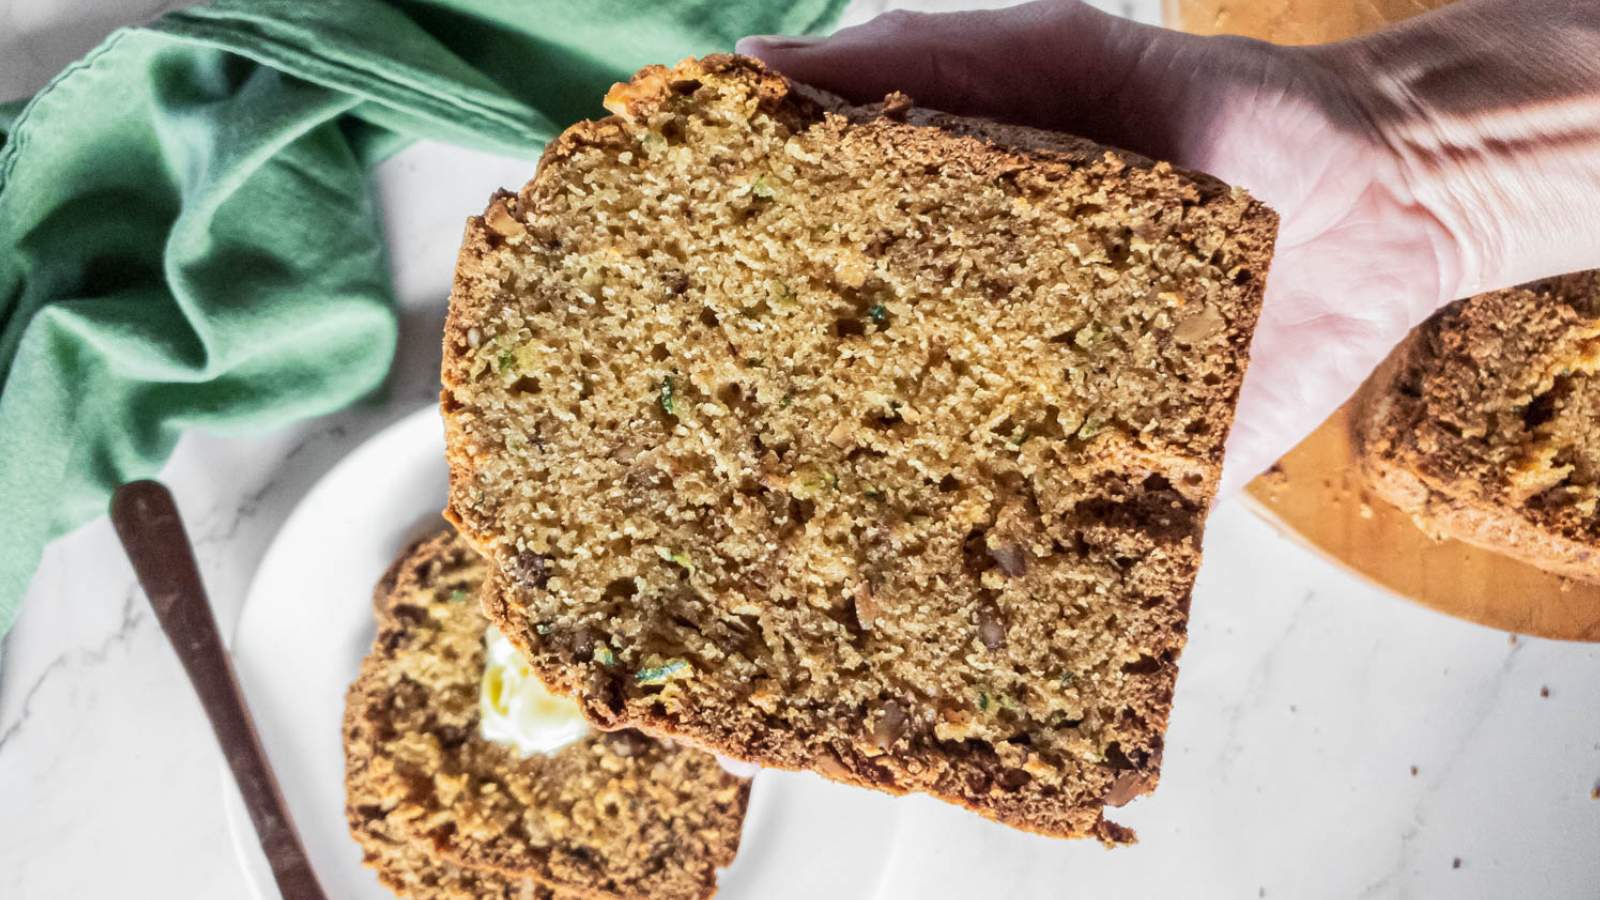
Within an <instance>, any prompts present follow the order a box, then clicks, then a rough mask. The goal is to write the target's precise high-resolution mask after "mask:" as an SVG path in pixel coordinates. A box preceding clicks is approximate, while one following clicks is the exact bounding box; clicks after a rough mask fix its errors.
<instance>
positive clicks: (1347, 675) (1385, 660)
mask: <svg viewBox="0 0 1600 900" xmlns="http://www.w3.org/2000/svg"><path fill="white" fill-rule="evenodd" d="M164 5H171V4H163V3H161V2H156V0H143V2H140V0H126V2H118V3H106V2H100V3H90V2H88V0H77V2H74V3H68V4H60V3H54V2H51V0H0V96H7V95H15V94H17V93H20V92H24V91H27V90H31V89H33V88H36V87H37V86H38V85H39V84H40V83H42V82H43V81H44V80H45V79H47V78H48V77H49V76H50V74H51V73H52V72H53V71H54V70H55V69H56V68H58V67H59V66H60V65H62V64H64V63H65V62H67V61H68V60H69V59H70V58H71V57H72V56H73V55H75V54H76V53H79V52H81V51H82V50H84V49H86V48H87V47H89V46H91V45H92V44H93V43H94V42H95V40H96V39H97V38H98V36H99V35H100V34H103V33H104V32H105V31H107V30H108V29H109V28H111V27H113V26H114V25H116V24H119V23H122V22H130V21H138V20H141V19H144V18H146V17H147V16H148V15H149V14H150V13H151V12H153V11H155V10H156V9H158V8H160V7H162V6H164ZM1106 5H1107V6H1111V7H1113V8H1117V7H1121V6H1124V4H1123V3H1121V2H1120V0H1116V2H1111V3H1107V4H1106ZM1126 5H1127V6H1129V7H1131V8H1132V9H1133V11H1134V12H1136V13H1140V14H1142V15H1143V16H1144V17H1146V18H1151V17H1152V13H1153V10H1154V3H1153V2H1151V0H1138V2H1136V3H1132V4H1126ZM874 8H876V4H872V3H861V4H859V5H858V6H857V7H856V8H854V9H852V11H851V13H850V14H849V17H848V18H847V21H859V20H860V19H862V18H865V17H866V15H867V14H868V13H869V12H870V11H871V10H872V9H874ZM30 35H32V36H34V37H36V38H37V39H36V40H35V39H32V38H30ZM19 48H23V49H25V50H26V52H22V50H20V49H19ZM530 171H531V161H519V160H504V159H496V158H491V157H480V156H474V155H472V154H468V153H465V152H463V151H460V150H457V149H454V148H449V147H442V146H434V145H424V146H418V147H415V148H413V149H411V150H409V151H407V152H406V153H403V154H401V155H400V156H398V157H396V158H395V159H394V160H392V161H391V162H389V163H388V164H386V165H385V166H384V167H383V168H382V169H381V170H380V172H379V173H378V181H379V185H380V190H381V192H382V196H383V201H384V211H385V215H386V221H387V222H388V223H389V224H388V228H389V235H390V239H391V243H392V247H393V253H392V260H393V265H394V269H395V278H396V281H397V284H398V286H399V293H400V296H401V297H402V299H403V304H404V322H403V326H402V347H401V352H400V356H399V359H398V361H397V363H396V367H395V375H394V378H393V385H392V388H391V391H390V393H389V396H388V398H387V399H386V400H384V401H382V402H377V403H373V404H371V405H368V406H365V407H362V408H358V409H353V410H350V411H347V412H344V413H340V414H338V415H333V416H328V417H325V418H323V419H319V420H316V421H313V422H309V423H306V424H303V425H301V426H299V427H296V428H292V429H286V430H284V431H282V432H278V433H273V434H269V435H263V436H257V437H250V438H223V437H216V436H211V435H204V434H192V435H189V436H188V437H186V438H185V439H184V440H183V441H182V443H181V444H180V445H179V448H178V451H177V453H176V454H175V455H174V457H173V459H172V461H171V463H170V464H169V465H168V466H167V468H166V470H165V472H164V475H163V477H164V478H165V479H166V481H167V482H168V483H169V484H170V485H172V487H173V489H174V491H175V492H176V494H177V496H178V501H179V503H180V504H181V506H182V508H183V510H184V511H185V513H186V515H187V517H188V521H189V524H190V529H191V531H192V533H193V536H194V538H195V541H196V548H197V553H198V555H199V559H200V563H201V568H202V570H203V572H204V574H205V577H206V578H207V580H208V583H209V585H210V588H211V592H212V597H213V602H214V604H215V606H216V611H217V616H218V618H219V620H220V621H221V623H222V626H223V627H224V629H231V628H232V625H233V623H234V622H235V621H236V619H237V614H238V604H239V603H240V601H241V598H242V597H243V596H244V594H245V589H246V587H247V585H248V584H249V581H250V578H251V575H252V573H253V572H254V570H255V567H256V565H257V563H258V562H259V560H260V558H261V555H262V553H263V552H264V551H265V549H266V546H267V543H268V542H269V541H270V540H271V538H272V536H273V534H274V533H275V531H276V529H277V527H278V526H279V525H280V524H281V523H282V521H283V520H284V518H285V517H286V516H287V515H288V513H289V511H290V510H291V509H292V508H293V506H294V504H295V503H296V501H297V500H298V499H299V498H300V497H301V496H302V495H303V494H304V492H305V491H306V490H307V488H308V487H309V486H310V485H311V484H312V483H313V482H314V481H315V480H316V479H317V478H318V477H319V476H320V475H321V474H322V473H324V472H325V471H327V469H328V468H329V467H330V466H331V465H332V464H333V463H334V462H335V461H336V460H338V459H339V458H340V457H341V456H342V455H343V454H344V453H346V452H348V450H349V449H350V448H351V447H353V446H354V445H355V444H356V443H358V442H359V441H360V440H362V439H363V438H365V437H366V436H368V435H370V434H372V433H374V432H375V431H376V430H378V429H380V428H382V427H383V426H385V425H386V424H388V423H390V422H392V421H394V420H395V419H397V418H398V417H399V416H400V415H402V414H403V413H404V412H406V411H408V410H411V409H413V408H415V407H416V406H417V405H419V404H420V403H422V402H426V401H427V400H428V399H429V398H430V397H432V396H433V395H434V394H435V391H436V390H437V388H436V363H437V355H438V342H437V330H438V326H439V323H440V321H441V319H442V315H443V300H444V297H445V294H446V291H447V288H448V283H449V277H450V269H451V263H452V260H453V256H454V252H455V244H456V241H457V238H458V236H459V222H460V221H461V219H462V218H463V217H464V216H466V215H467V214H469V213H471V212H474V211H476V210H477V209H479V208H480V207H481V203H482V198H483V197H484V196H486V195H487V193H488V192H489V191H490V190H491V189H492V188H494V187H498V186H501V185H516V184H519V183H520V182H521V181H522V180H523V179H524V178H525V177H526V176H527V175H528V174H529V173H530ZM1207 552H1208V556H1207V560H1206V564H1205V567H1204V570H1203V572H1202V574H1201V579H1200V584H1199V586H1198V588H1197V589H1196V592H1195V598H1194V606H1193V623H1192V630H1191V642H1190V647H1189V650H1188V653H1187V654H1186V655H1185V657H1184V660H1183V669H1182V676H1181V678H1180V680H1179V690H1178V694H1179V695H1178V698H1177V702H1176V707H1175V712H1174V716H1173V720H1172V725H1171V731H1170V734H1169V747H1170V749H1169V751H1168V753H1167V758H1166V768H1165V772H1164V776H1163V780H1162V786H1161V790H1160V791H1158V792H1157V793H1156V794H1155V795H1154V796H1152V797H1149V798H1146V799H1144V800H1141V801H1139V802H1137V803H1136V804H1134V805H1133V806H1131V807H1130V808H1129V809H1128V810H1127V811H1126V814H1125V815H1124V816H1123V817H1122V818H1123V819H1124V820H1126V821H1128V822H1129V823H1130V824H1133V825H1135V826H1136V827H1137V828H1138V829H1139V830H1140V833H1141V837H1142V839H1143V843H1142V844H1141V845H1140V846H1139V847H1138V848H1136V849H1134V850H1119V851H1102V850H1100V849H1099V848H1095V847H1086V846H1081V845H1080V846H1071V847H1063V846H1062V845H1060V844H1056V843H1054V842H1049V841H1046V840H1044V839H1039V840H1038V841H1036V842H1032V843H1028V844H1025V845H1023V846H1025V847H1026V848H1027V852H1026V853H1021V854H1019V853H1018V852H1016V851H1015V850H1013V849H1010V848H1012V846H1013V844H1012V843H1011V842H1008V843H1007V844H1006V846H1007V848H1008V849H1007V850H1006V851H1005V852H1004V853H997V852H996V851H995V850H994V848H995V847H996V846H998V842H993V841H986V840H985V837H984V836H985V835H986V834H988V833H990V832H988V831H986V830H985V828H983V827H979V828H974V829H972V831H971V834H972V835H973V838H972V840H971V841H969V842H965V843H962V844H960V845H958V846H951V847H948V848H947V852H946V853H943V854H942V855H941V858H942V859H943V860H944V866H947V867H948V868H941V867H923V868H920V869H918V870H916V871H907V870H905V869H904V867H901V868H898V869H894V870H893V871H894V878H893V879H892V881H891V882H890V883H886V884H882V885H874V886H870V887H869V886H863V890H862V894H861V896H863V897H868V896H876V897H882V898H898V897H942V896H945V894H944V893H943V892H942V891H941V889H940V886H941V880H942V878H941V872H942V871H954V870H955V869H956V868H963V869H964V868H967V867H972V866H981V867H987V868H989V869H992V870H993V871H994V875H995V883H996V886H997V890H996V894H995V896H1008V892H1007V891H1006V889H1005V888H1006V886H1007V885H1008V884H1018V885H1020V884H1023V883H1029V884H1037V883H1039V879H1038V878H1037V877H1031V878H1030V877H1028V874H1029V873H1030V872H1032V873H1035V874H1037V873H1038V871H1039V870H1040V869H1042V868H1043V867H1047V866H1048V867H1050V868H1052V869H1061V870H1062V871H1064V872H1066V873H1067V875H1066V876H1065V877H1062V878H1059V879H1055V880H1053V881H1052V883H1054V884H1057V885H1058V888H1057V889H1054V890H1052V891H1050V895H1051V896H1059V897H1076V896H1088V895H1093V896H1096V897H1105V896H1126V897H1145V896H1151V895H1153V894H1154V893H1155V892H1156V891H1157V890H1158V889H1159V890H1162V891H1163V892H1165V893H1167V894H1169V895H1173V896H1186V897H1295V898H1300V897H1307V898H1320V897H1328V898H1353V897H1370V898H1391V897H1392V898H1402V897H1452V898H1455V897H1461V898H1478V897H1482V898H1498V897H1541V898H1597V897H1600V800H1595V799H1591V796H1590V794H1591V790H1593V789H1594V788H1596V786H1597V785H1600V646H1585V645H1576V644H1562V643H1554V642H1547V641H1540V640H1530V639H1520V640H1518V639H1514V638H1511V637H1509V636H1508V635H1506V634H1503V633H1499V632H1494V631H1489V630H1486V629H1483V628H1479V627H1477V626H1473V625H1469V624H1465V623H1462V622H1457V621H1454V620H1451V619H1447V618H1444V617H1441V616H1439V615H1437V614H1434V613H1431V612H1428V611H1426V610H1423V609H1420V608H1418V607H1415V606H1412V605H1410V604H1408V603H1406V602H1404V601H1402V600H1399V599H1396V598H1394V597H1392V596H1389V595H1387V594H1385V593H1384V592H1382V591H1380V590H1378V589H1376V588H1373V587H1371V586H1369V585H1366V584H1364V583H1361V582H1358V581H1355V580H1353V579H1352V578H1350V577H1349V576H1347V575H1345V574H1344V573H1343V572H1341V571H1339V570H1338V569H1336V568H1335V567H1333V566H1332V565H1331V564H1328V563H1326V562H1324V561H1322V560H1320V559H1318V558H1315V557H1314V556H1312V555H1311V554H1309V553H1308V552H1306V551H1304V550H1302V549H1301V548H1299V547H1298V546H1296V545H1295V544H1293V543H1291V542H1290V541H1288V540H1286V539H1284V538H1282V537H1280V536H1278V535H1276V534H1275V533H1273V531H1272V530H1271V529H1270V528H1269V527H1268V526H1266V525H1264V524H1263V523H1262V522H1260V521H1259V520H1257V519H1255V518H1254V517H1253V516H1252V515H1250V514H1249V513H1248V512H1247V511H1246V510H1244V509H1243V508H1241V507H1240V506H1239V505H1238V504H1228V505H1225V506H1224V507H1222V508H1221V509H1219V510H1218V511H1217V513H1216V515H1215V516H1214V517H1213V520H1212V523H1211V527H1210V531H1209V533H1208V537H1207ZM376 574H377V573H374V576H376ZM307 577H308V578H309V577H315V573H307ZM308 624H310V623H308ZM1546 691H1547V693H1548V696H1545V695H1544V694H1545V693H1546ZM1413 767H1414V768H1413ZM222 790H223V782H222V779H221V770H220V762H219V757H218V754H217V752H216V749H215V747H214V745H213V743H212V740H211V737H210V734H209V731H208V729H207V726H206V723H205V721H204V719H203V717H202V716H201V714H200V712H199V710H198V708H197V705H196V703H195V701H194V698H193V695H192V694H191V692H190V690H189V688H188V685H187V683H186V682H185V680H184V677H183V674H182V671H181V670H180V668H179V667H178V665H177V663H176V661H175V660H174V658H173V657H172V654H171V653H170V651H169V650H168V649H167V646H166V644H165V642H164V640H163V639H162V637H161V635H160V633H159V630H158V629H157V627H156V625H155V623H154V621H153V620H152V618H151V617H150V615H149V614H148V611H147V609H146V607H145V604H144V600H143V597H142V596H141V595H140V594H139V593H138V591H137V589H136V587H135V586H134V583H133V579H132V575H131V572H130V571H129V569H128V566H127V564H126V563H125V561H124V560H123V558H122V555H121V553H120V552H119V551H118V549H117V546H116V542H115V539H114V537H113V536H112V533H111V530H110V528H109V526H108V525H107V524H106V523H105V522H104V521H100V522H96V523H94V524H91V525H89V526H87V527H85V528H83V529H81V530H80V531H79V532H77V533H75V534H73V535H71V536H69V537H68V538H66V539H64V540H62V541H60V542H59V543H58V544H57V545H55V546H54V547H52V548H51V550H50V552H49V554H48V557H47V559H46V561H45V564H44V566H43V567H42V568H41V569H40V572H39V574H38V576H37V577H36V579H35V580H34V583H33V585H32V588H31V590H30V592H29V596H28V598H27V601H26V604H25V606H24V610H23V613H22V617H21V619H20V620H19V622H18V624H17V627H16V629H15V630H14V631H13V633H12V634H11V635H10V636H9V638H8V639H7V640H6V643H5V650H4V656H3V657H0V898H19V900H24V898H25V900H50V898H73V900H78V898H83V897H163V898H167V897H170V898H190V897H193V898H231V897H243V896H247V893H246V886H245V882H244V880H243V875H242V874H241V871H240V869H239V867H238V865H237V863H236V862H235V859H234V855H233V851H232V849H231V846H230V843H229V839H228V836H227V834H226V832H225V830H224V826H223V820H222V810H221V803H220V795H221V791H222ZM913 802H916V801H913ZM918 809H919V815H918V816H913V817H908V818H909V819H910V820H911V821H912V822H913V823H915V822H918V821H927V822H933V821H935V820H938V819H941V818H943V817H948V816H962V815H965V814H964V813H961V812H959V811H956V810H953V809H948V808H944V807H940V806H938V805H937V804H934V803H932V802H931V801H928V802H918ZM929 827H932V826H931V825H930V826H929ZM995 827H998V826H995ZM916 839H917V826H916V825H915V824H913V826H912V830H911V831H910V832H907V833H905V834H904V835H902V836H901V837H900V840H907V841H915V840H916ZM352 852H354V851H353V849H352ZM1174 887H1176V891H1175V892H1174Z"/></svg>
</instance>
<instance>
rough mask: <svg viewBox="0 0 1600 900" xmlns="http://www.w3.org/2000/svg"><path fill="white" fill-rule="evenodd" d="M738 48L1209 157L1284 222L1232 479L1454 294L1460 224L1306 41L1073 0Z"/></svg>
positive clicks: (804, 70)
mask: <svg viewBox="0 0 1600 900" xmlns="http://www.w3.org/2000/svg"><path fill="white" fill-rule="evenodd" d="M739 49H740V51H741V52H744V53H747V54H750V55H752V56H756V57H759V58H760V59H762V60H764V61H765V62H767V63H768V64H770V65H772V66H773V67H774V68H776V69H778V70H779V71H781V72H783V73H784V74H786V75H788V76H790V77H792V78H795V79H796V80H798V81H803V82H807V83H810V84H813V85H816V86H818V87H821V88H824V89H826V90H829V91H832V92H834V93H837V94H840V95H842V96H844V97H846V98H847V99H850V100H854V101H860V102H868V101H874V100H878V99H881V98H882V97H883V96H884V95H885V94H887V93H888V92H890V91H892V90H901V91H904V92H905V93H907V94H908V95H910V96H911V97H912V98H914V99H915V100H916V102H917V103H918V104H919V105H922V106H927V107H932V108H936V109H942V110H945V111H948V112H953V113H959V114H966V115H979V116H986V117H990V118H995V119H1001V120H1005V121H1010V122H1017V123H1022V124H1028V125H1036V126H1039V127H1043V128H1050V129H1055V130H1060V131H1066V132H1071V133H1074V134H1080V135H1083V136H1085V137H1088V138H1091V139H1094V140H1097V141H1101V142H1103V143H1108V144H1113V145H1116V146H1120V147H1124V148H1126V149H1129V150H1133V151H1135V152H1138V153H1142V154H1145V155H1147V156H1151V157H1154V158H1157V159H1166V160H1170V161H1172V162H1173V163H1175V164H1177V165H1180V166H1185V167H1188V168H1193V169H1199V170H1202V171H1206V172H1210V173H1212V174H1214V175H1216V176H1217V177H1219V178H1221V179H1223V180H1224V181H1227V182H1230V183H1232V184H1236V185H1240V186H1243V187H1245V188H1246V189H1248V190H1249V191H1250V192H1251V193H1252V194H1254V195H1255V196H1256V197H1257V198H1259V199H1261V200H1262V201H1263V202H1265V203H1267V204H1268V205H1269V206H1271V207H1273V208H1274V209H1276V210H1277V211H1278V213H1279V215H1280V217H1281V222H1280V230H1279V236H1278V246H1277V255H1276V258H1275V259H1274V261H1273V264H1272V271H1271V273H1270V275H1269V276H1268V279H1267V296H1266V302H1265V305H1264V307H1263V310H1262V315H1261V320H1260V324H1259V325H1258V326H1257V329H1256V335H1255V341H1254V345H1253V349H1252V359H1251V362H1250V367H1249V369H1248V371H1247V374H1246V378H1245V383H1244V387H1243V390H1242V392H1241V396H1240V399H1239V408H1238V414H1237V416H1236V418H1235V422H1234V427H1233V431H1232V433H1231V434H1230V436H1229V440H1228V450H1227V456H1226V460H1227V461H1226V464H1225V466H1224V475H1223V488H1222V491H1223V493H1224V494H1226V493H1229V492H1231V491H1234V490H1237V489H1238V488H1239V487H1242V486H1243V484H1244V483H1245V482H1246V481H1248V480H1249V479H1250V478H1251V477H1253V476H1254V475H1256V474H1257V473H1259V472H1260V471H1261V470H1263V469H1264V468H1266V467H1267V466H1269V465H1271V464H1272V462H1273V461H1275V460H1276V459H1277V458H1278V457H1279V456H1281V455H1282V454H1283V453H1284V452H1286V451H1287V450H1289V449H1290V448H1291V447H1293V446H1294V445H1295V444H1296V443H1297V442H1299V440H1300V439H1301V438H1303V437H1305V436H1306V435H1307V434H1309V433H1310V432H1311V431H1312V429H1314V428H1315V427H1316V426H1317V425H1319V424H1320V423H1321V422H1322V421H1323V420H1324V419H1326V418H1327V416H1328V415H1329V414H1331V413H1332V412H1333V411H1334V410H1335V409H1337V408H1338V406H1339V405H1340V404H1341V403H1342V402H1343V401H1344V400H1345V399H1346V398H1347V397H1349V396H1350V394H1351V393H1353V392H1354V390H1355V389H1356V387H1358V386H1359V385H1360V383H1361V381H1362V380H1363V379H1364V378H1365V377H1366V376H1367V374H1368V373H1370V372H1371V371H1372V369H1373V368H1374V367H1375V366H1376V365H1377V364H1378V363H1379V362H1380V361H1381V360H1382V359H1383V357H1384V356H1385V355H1386V354H1387V353H1388V352H1389V350H1390V349H1391V348H1392V347H1393V346H1394V345H1395V344H1396V343H1397V342H1398V341H1399V340H1400V339H1401V338H1402V337H1404V336H1405V334H1406V333H1407V332H1408V331H1409V330H1410V329H1411V328H1412V327H1413V326H1415V325H1416V324H1418V323H1419V322H1421V321H1422V320H1423V319H1424V318H1425V317H1427V315H1428V314H1430V313H1431V312H1433V311H1434V310H1435V309H1437V308H1438V307H1439V306H1440V305H1441V304H1442V303H1444V302H1445V301H1447V300H1449V299H1451V298H1452V297H1454V296H1455V295H1456V291H1457V289H1458V288H1459V287H1460V286H1461V283H1462V272H1461V252H1462V250H1461V248H1462V239H1461V237H1460V236H1459V235H1458V234H1457V233H1454V232H1452V231H1451V230H1450V229H1447V228H1446V227H1445V226H1444V225H1443V224H1441V223H1440V221H1439V220H1438V219H1437V218H1436V217H1435V216H1434V215H1433V214H1432V213H1430V212H1429V210H1428V209H1427V208H1426V207H1424V206H1423V205H1422V204H1421V203H1419V202H1418V200H1417V198H1416V197H1415V196H1413V194H1412V193H1411V192H1410V190H1409V187H1408V185H1409V184H1410V183H1411V182H1410V180H1409V178H1408V173H1407V172H1406V171H1405V170H1404V168H1403V165H1402V161H1401V160H1400V159H1399V158H1398V157H1397V156H1396V155H1395V154H1394V153H1392V152H1391V151H1390V150H1389V145H1388V143H1387V142H1386V141H1385V140H1384V138H1383V136H1382V135H1381V134H1380V133H1379V132H1378V129H1377V127H1376V126H1375V125H1374V124H1373V119H1372V118H1371V117H1370V116H1369V115H1367V114H1366V110H1365V108H1364V106H1363V104H1362V102H1361V100H1360V98H1358V97H1357V96H1356V94H1355V93H1353V91H1352V90H1351V88H1350V86H1349V85H1350V84H1351V79H1350V77H1349V75H1348V73H1347V70H1346V69H1344V68H1342V67H1341V66H1340V65H1339V64H1338V58H1335V57H1332V56H1330V55H1329V54H1326V53H1321V52H1318V50H1317V49H1315V48H1289V47H1277V46H1273V45H1269V44H1263V43H1260V42H1256V41H1249V40H1244V39H1239V38H1205V37H1197V36H1192V35H1185V34H1179V33H1177V32H1172V31H1167V30H1164V29H1159V28H1152V27H1149V26H1144V25H1139V24H1136V23H1133V22H1130V21H1127V20H1123V19H1119V18H1115V17H1113V16H1109V15H1106V14H1104V13H1101V12H1099V11H1097V10H1095V9H1093V8H1091V7H1089V6H1087V5H1085V4H1083V3H1080V2H1075V0H1045V2H1038V3H1031V4H1027V5H1025V6H1019V7H1012V8H1010V9H1005V10H1001V11H997V12H966V13H952V14H941V15H923V14H906V13H902V12H893V13H889V14H887V15H884V16H880V17H879V18H877V19H874V20H873V21H871V22H869V23H867V24H865V25H862V26H859V27H856V28H848V29H845V30H843V31H840V32H838V33H837V34H835V35H833V36H832V37H830V38H827V39H824V40H817V39H808V40H798V39H790V38H751V39H746V40H745V41H743V42H741V43H740V46H739Z"/></svg>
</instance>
